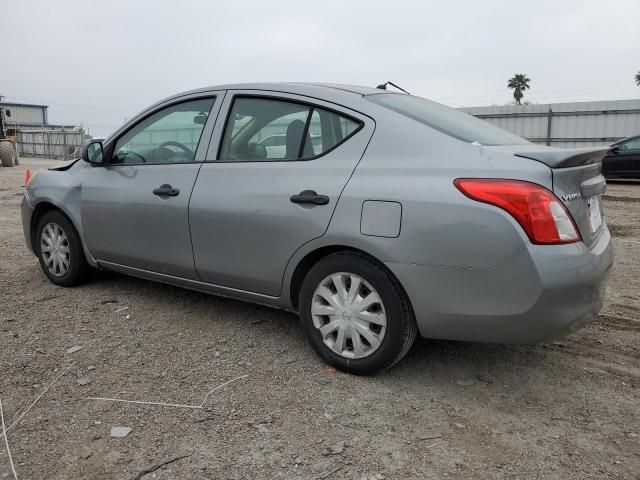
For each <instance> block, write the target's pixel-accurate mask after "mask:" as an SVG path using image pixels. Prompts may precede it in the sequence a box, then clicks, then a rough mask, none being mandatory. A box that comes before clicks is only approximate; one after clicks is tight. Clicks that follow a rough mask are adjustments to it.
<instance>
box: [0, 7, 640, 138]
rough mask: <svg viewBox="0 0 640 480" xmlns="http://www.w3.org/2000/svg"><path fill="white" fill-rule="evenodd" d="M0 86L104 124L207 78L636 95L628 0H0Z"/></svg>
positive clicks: (451, 99) (637, 38) (639, 41)
mask: <svg viewBox="0 0 640 480" xmlns="http://www.w3.org/2000/svg"><path fill="white" fill-rule="evenodd" d="M0 6H3V7H8V8H6V9H4V10H3V11H2V15H0V38H1V39H2V40H1V41H0V45H1V46H2V55H1V56H0V62H1V63H0V95H3V96H5V97H6V98H5V101H12V102H24V103H43V104H46V105H49V106H50V108H49V122H51V123H66V124H76V125H82V126H84V128H85V129H87V130H88V131H89V133H91V134H93V135H100V136H103V135H108V134H109V133H110V132H112V131H113V130H115V129H116V128H117V127H119V126H120V125H121V124H122V123H123V122H124V121H125V120H126V119H127V118H131V117H133V116H134V115H135V114H136V113H137V112H139V111H140V110H142V109H143V108H145V107H146V106H148V105H150V104H152V103H155V102H156V101H158V100H160V99H162V98H164V97H167V96H169V95H172V94H174V93H178V92H181V91H184V90H190V89H193V88H199V87H204V86H209V85H219V84H226V83H234V82H258V81H314V82H331V83H348V84H359V85H370V86H375V85H378V84H380V83H383V82H385V81H387V80H391V81H393V82H394V83H397V84H398V85H400V86H401V87H403V88H405V89H406V90H408V91H410V92H411V93H413V94H416V95H420V96H423V97H427V98H430V99H432V100H436V101H439V102H442V103H445V104H447V105H450V106H454V107H459V106H482V105H493V104H495V105H503V104H506V103H508V102H509V101H511V100H513V98H512V93H511V91H510V90H508V89H507V87H506V85H507V80H508V79H509V78H510V77H511V76H513V74H515V73H524V74H526V75H527V76H528V77H529V78H530V79H531V89H530V90H528V91H527V92H525V100H528V101H531V102H534V103H549V102H572V101H589V100H609V99H625V98H640V87H638V86H636V85H635V82H634V75H635V74H636V73H637V72H638V71H640V55H639V52H640V23H639V20H638V19H640V1H639V0H607V1H602V0H554V1H547V0H537V1H529V2H512V1H511V2H507V1H497V0H476V1H474V0H447V1H442V0H440V1H427V0H424V1H419V0H415V1H409V0H395V1H386V2H382V1H377V0H367V1H358V0H351V1H344V0H343V1H334V0H322V1H316V2H305V1H300V0H297V1H278V0H270V1H268V2H260V1H257V0H254V1H245V0H234V1H226V0H217V1H216V0H210V1H206V0H201V1H196V0H180V1H165V0H127V1H123V0H108V1H106V0H101V1H98V0H56V1H49V0H40V1H36V0H20V1H17V2H16V1H10V0H0Z"/></svg>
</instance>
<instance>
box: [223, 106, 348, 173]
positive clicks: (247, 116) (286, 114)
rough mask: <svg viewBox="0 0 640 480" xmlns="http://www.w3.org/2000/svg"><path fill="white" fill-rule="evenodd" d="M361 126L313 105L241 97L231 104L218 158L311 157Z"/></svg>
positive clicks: (297, 158) (282, 158)
mask: <svg viewBox="0 0 640 480" xmlns="http://www.w3.org/2000/svg"><path fill="white" fill-rule="evenodd" d="M360 127H361V123H360V122H358V121H356V120H354V119H352V118H349V117H347V116H344V115H341V114H337V113H335V112H331V111H329V110H326V109H323V108H319V107H314V106H312V105H306V104H301V103H294V102H288V101H284V100H272V99H266V98H255V97H239V98H236V99H235V100H234V102H233V106H232V107H231V111H230V113H229V117H228V119H227V124H226V126H225V132H224V136H223V140H222V145H221V147H220V153H219V156H218V158H219V160H222V161H237V162H242V161H285V160H308V159H311V158H315V157H318V156H320V155H323V154H324V153H327V152H328V151H329V150H332V149H333V148H335V147H337V146H338V145H340V144H341V143H342V142H344V141H345V140H346V139H347V138H349V137H350V136H351V135H353V134H354V133H355V132H356V131H357V130H358V129H359V128H360Z"/></svg>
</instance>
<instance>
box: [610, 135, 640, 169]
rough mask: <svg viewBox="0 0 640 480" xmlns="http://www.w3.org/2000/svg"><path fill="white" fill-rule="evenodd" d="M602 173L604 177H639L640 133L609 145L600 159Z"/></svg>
mask: <svg viewBox="0 0 640 480" xmlns="http://www.w3.org/2000/svg"><path fill="white" fill-rule="evenodd" d="M602 174H603V175H604V176H605V177H606V178H640V135H636V136H635V137H628V138H624V139H622V140H620V141H618V142H616V143H614V144H613V145H611V150H609V153H608V154H607V156H606V157H605V158H604V160H603V161H602Z"/></svg>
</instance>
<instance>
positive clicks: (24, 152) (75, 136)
mask: <svg viewBox="0 0 640 480" xmlns="http://www.w3.org/2000/svg"><path fill="white" fill-rule="evenodd" d="M17 133H18V136H17V142H16V143H17V144H18V153H19V154H20V156H23V157H47V158H64V159H68V158H78V157H79V156H80V150H81V149H82V142H83V140H84V130H82V129H73V130H65V129H38V130H19V131H18V132H17Z"/></svg>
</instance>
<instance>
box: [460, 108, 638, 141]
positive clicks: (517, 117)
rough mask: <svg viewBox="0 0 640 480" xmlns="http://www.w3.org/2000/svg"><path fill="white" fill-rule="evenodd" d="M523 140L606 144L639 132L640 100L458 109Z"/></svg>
mask: <svg viewBox="0 0 640 480" xmlns="http://www.w3.org/2000/svg"><path fill="white" fill-rule="evenodd" d="M461 110H462V111H464V112H467V113H470V114H471V115H474V116H476V117H478V118H481V119H483V120H486V121H488V122H491V123H493V124H495V125H497V126H499V127H502V128H504V129H505V130H509V131H511V132H513V133H516V134H518V135H520V136H522V137H525V138H526V139H528V140H530V141H532V142H534V143H541V144H545V145H553V146H555V147H590V146H598V145H608V144H610V143H612V142H615V141H616V140H620V139H621V138H625V137H630V136H632V135H640V99H637V100H607V101H599V102H573V103H547V104H539V105H506V106H491V107H470V108H461Z"/></svg>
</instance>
